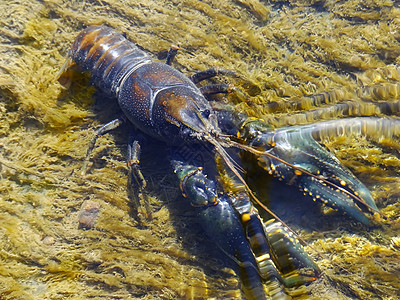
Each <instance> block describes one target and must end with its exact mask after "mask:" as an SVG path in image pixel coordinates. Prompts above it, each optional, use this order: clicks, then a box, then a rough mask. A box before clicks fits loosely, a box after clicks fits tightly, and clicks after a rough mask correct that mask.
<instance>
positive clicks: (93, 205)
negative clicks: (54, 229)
mask: <svg viewBox="0 0 400 300" xmlns="http://www.w3.org/2000/svg"><path fill="white" fill-rule="evenodd" d="M99 213H100V203H98V202H96V201H93V200H86V201H84V202H83V203H82V206H81V210H80V211H79V226H78V228H79V229H92V228H94V227H95V225H96V220H97V218H98V216H99Z"/></svg>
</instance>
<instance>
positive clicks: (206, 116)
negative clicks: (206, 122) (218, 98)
mask: <svg viewBox="0 0 400 300" xmlns="http://www.w3.org/2000/svg"><path fill="white" fill-rule="evenodd" d="M201 114H202V115H203V117H204V118H208V116H209V115H210V110H209V109H206V110H203V112H202V113H201Z"/></svg>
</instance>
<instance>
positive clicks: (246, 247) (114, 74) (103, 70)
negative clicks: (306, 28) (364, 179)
mask: <svg viewBox="0 0 400 300" xmlns="http://www.w3.org/2000/svg"><path fill="white" fill-rule="evenodd" d="M176 51H177V49H176V48H172V50H170V52H169V53H168V57H167V62H166V63H161V62H155V61H153V60H152V58H151V57H150V56H149V55H148V54H146V53H145V52H144V51H142V50H140V49H139V48H138V47H137V46H136V45H135V44H133V43H131V42H130V41H128V40H127V39H126V38H125V37H124V36H123V35H122V34H119V33H117V32H115V31H114V30H113V29H111V28H109V27H106V26H90V27H88V28H86V29H85V30H83V31H82V32H81V33H80V34H79V35H78V36H77V38H76V39H75V41H74V43H73V45H72V48H71V50H70V52H69V54H68V58H67V61H66V63H65V64H64V66H63V68H62V70H61V71H62V72H65V71H66V70H67V69H68V68H70V67H71V66H72V65H77V66H78V67H79V68H80V70H81V71H82V72H86V71H89V72H91V80H92V83H93V84H94V85H96V86H97V87H98V88H99V89H100V90H101V91H103V92H105V93H107V94H108V95H111V96H113V97H114V98H116V99H117V101H118V104H119V106H120V108H121V110H122V112H123V114H124V115H123V116H122V117H121V118H117V119H115V120H113V121H111V122H109V123H107V124H106V125H104V126H102V127H101V128H100V129H98V130H97V131H96V134H95V136H94V137H93V139H92V140H91V142H90V146H89V149H88V152H87V156H86V159H85V161H84V166H83V173H85V172H86V170H87V168H88V161H89V159H90V154H91V151H92V150H93V147H94V145H95V142H96V139H97V138H98V137H99V136H100V135H102V134H104V133H106V132H108V131H110V130H112V129H115V128H117V127H118V126H120V125H121V124H122V123H124V122H130V123H131V124H133V125H134V126H135V127H136V128H137V129H139V130H140V131H141V132H142V133H144V134H146V135H149V136H151V137H153V138H156V139H159V140H162V141H164V142H165V143H166V144H167V145H169V146H171V147H180V146H181V145H183V144H199V145H207V147H208V148H209V149H210V153H211V154H212V153H217V156H218V157H219V158H222V161H223V162H224V164H225V165H226V166H227V167H228V168H227V171H229V172H230V176H231V177H232V178H233V182H235V184H236V186H237V188H236V190H235V191H230V190H229V189H227V188H225V187H224V185H223V184H221V183H220V182H218V180H217V173H218V172H216V171H215V170H210V171H208V170H206V169H204V168H203V167H204V166H201V165H196V164H194V163H193V162H190V161H184V160H182V159H181V158H179V157H174V155H171V165H172V169H173V171H174V172H175V174H176V175H177V177H178V180H179V183H180V188H181V190H182V193H183V195H184V196H185V197H186V198H187V199H188V201H189V202H190V204H191V205H192V206H193V207H194V210H195V211H196V213H197V215H198V217H199V220H200V221H201V223H202V226H203V228H204V230H205V232H206V233H207V234H208V235H210V236H211V237H212V238H213V239H214V241H215V242H216V243H217V245H218V246H219V247H220V249H222V251H223V252H224V253H225V254H226V255H227V256H228V257H230V258H231V259H232V260H233V261H234V265H235V266H236V267H235V269H236V271H237V273H238V274H239V275H240V277H241V281H242V287H243V290H244V292H245V294H246V296H247V297H248V298H251V299H264V298H266V297H267V295H269V296H271V297H280V298H285V297H289V296H288V292H287V290H286V289H287V288H289V287H292V286H297V285H302V284H304V283H307V282H310V281H313V280H315V279H316V278H317V277H318V276H320V271H319V269H318V267H317V266H316V264H315V263H314V262H313V260H312V259H311V258H310V257H309V255H308V254H307V253H306V252H305V251H304V249H303V247H302V246H301V245H300V242H299V241H298V239H297V237H296V235H295V234H293V232H292V231H291V230H290V229H289V228H288V227H287V226H286V225H285V224H283V223H282V222H280V220H279V218H278V217H277V216H276V215H275V214H274V213H273V212H272V211H270V210H269V209H268V208H267V207H265V205H264V204H263V203H262V202H261V201H260V200H259V199H258V198H257V196H256V195H255V194H254V193H253V192H252V190H251V188H250V187H249V185H248V183H247V181H246V180H245V179H244V175H243V174H246V172H247V171H248V169H247V167H248V166H249V165H251V166H254V165H256V166H258V167H259V168H261V170H263V171H265V172H268V173H270V174H271V175H273V176H274V177H277V178H279V179H281V180H283V181H284V182H286V183H288V184H291V185H295V186H298V187H299V189H300V190H302V191H303V192H304V193H306V194H308V195H310V196H311V197H312V198H313V199H314V200H315V201H317V200H318V201H321V202H322V203H324V204H326V205H327V206H330V207H332V208H335V209H337V210H339V211H342V212H345V213H347V214H348V215H350V216H351V217H353V218H354V219H355V220H357V221H359V222H361V223H363V224H365V225H370V224H371V218H369V217H368V216H367V215H368V214H370V215H371V214H373V213H378V208H377V207H376V205H375V202H374V199H373V198H372V196H371V193H370V192H369V190H368V189H367V188H366V187H365V186H364V184H362V183H361V182H360V181H359V180H358V179H357V178H356V177H355V176H354V175H353V174H352V173H351V172H350V171H349V170H348V169H347V168H346V167H344V166H343V165H342V164H341V163H340V162H339V160H338V159H337V158H336V157H335V156H334V155H333V154H332V153H330V152H329V151H327V150H326V149H325V148H323V147H322V146H321V145H320V144H319V143H318V142H317V141H318V139H320V138H321V136H324V135H340V134H344V133H346V131H357V130H358V131H360V132H361V133H364V134H366V133H367V132H368V131H371V130H379V128H380V129H382V128H386V129H387V128H389V127H390V126H392V121H390V120H386V121H382V120H380V119H373V118H358V119H352V120H351V122H350V121H344V120H336V121H332V122H330V123H329V122H322V123H316V124H313V125H306V126H297V127H288V128H281V129H276V130H274V129H272V128H271V127H270V126H268V124H266V123H265V122H263V121H262V120H256V119H251V118H249V117H248V116H246V115H244V114H242V113H236V112H232V111H229V110H223V109H222V110H217V109H215V108H213V107H212V105H211V104H210V103H209V101H208V100H207V97H208V96H209V95H212V94H218V93H229V92H231V91H232V87H231V86H229V85H226V84H218V85H206V86H203V87H201V88H198V87H197V86H196V84H197V83H198V82H200V81H203V80H206V79H209V78H211V77H214V76H216V75H219V74H221V75H228V76H233V77H239V75H237V74H236V73H234V72H231V71H227V70H219V69H215V68H211V69H209V70H206V71H203V72H199V73H197V74H194V75H192V76H191V77H187V76H185V75H183V74H182V73H181V72H179V71H178V70H176V69H175V68H173V67H172V66H171V65H170V64H171V62H172V61H173V58H174V56H175V54H176ZM385 122H386V123H385ZM390 134H391V133H390V132H388V135H390ZM128 144H129V145H128V165H129V168H130V170H131V173H132V176H133V177H134V178H135V179H136V181H138V182H139V183H140V184H139V185H140V186H142V187H143V193H145V189H144V184H143V182H144V176H143V175H142V173H141V170H140V166H139V160H138V157H139V151H140V145H139V143H138V142H137V141H136V140H135V139H134V138H133V139H132V141H131V142H129V143H128ZM229 149H236V150H237V151H236V154H237V157H233V156H236V154H232V151H230V150H229ZM228 150H229V151H230V152H228ZM210 157H212V155H211V156H210ZM215 169H218V168H215ZM205 173H207V174H208V177H207V176H206V175H205ZM260 209H262V210H266V211H267V212H266V213H265V212H264V214H263V215H264V216H265V215H267V216H269V220H265V217H264V219H263V218H261V217H260V214H259V210H260ZM262 282H266V285H265V286H264V285H263V283H262Z"/></svg>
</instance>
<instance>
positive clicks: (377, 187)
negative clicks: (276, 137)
mask: <svg viewBox="0 0 400 300" xmlns="http://www.w3.org/2000/svg"><path fill="white" fill-rule="evenodd" d="M0 16H1V18H0V23H1V26H0V53H1V55H0V99H1V101H0V114H1V123H0V167H1V168H0V206H1V207H0V208H1V209H0V261H1V264H0V298H1V299H44V298H46V299H65V298H71V299H73V298H75V299H82V298H107V299H109V298H121V299H131V298H143V299H154V298H156V299H159V298H161V299H176V298H197V299H206V298H218V299H222V298H240V297H241V294H240V290H239V282H238V279H237V277H236V276H235V275H234V274H232V272H231V271H230V270H229V269H228V268H224V267H225V266H227V264H226V262H225V261H224V260H221V259H220V258H219V257H218V256H217V252H218V249H214V248H213V245H212V244H209V243H208V242H207V239H206V237H205V236H204V235H202V232H201V231H200V230H199V229H194V228H197V227H196V226H194V225H196V221H195V219H194V218H193V216H192V215H191V214H190V212H187V211H186V210H185V209H186V207H185V203H184V201H183V200H182V199H180V197H179V192H178V190H177V187H175V186H173V182H174V180H173V177H171V176H170V175H168V173H167V169H166V170H158V169H157V167H156V166H153V165H151V163H148V165H147V167H145V168H144V171H145V176H147V177H146V178H147V179H148V180H149V182H150V184H149V185H150V187H149V189H150V205H151V209H152V215H153V220H152V221H149V222H146V221H145V220H141V219H140V218H137V217H136V216H135V215H134V213H133V210H132V202H131V200H130V198H129V197H128V195H129V194H128V189H127V169H126V167H125V151H126V150H125V143H126V135H124V133H121V132H118V131H116V132H115V133H114V134H109V135H105V136H104V137H102V138H100V139H99V142H98V146H97V147H96V148H95V150H94V153H93V158H92V160H91V161H92V163H93V166H91V168H90V170H89V172H88V175H87V176H86V177H84V178H82V177H81V176H79V173H80V169H81V167H82V161H83V158H84V157H85V152H86V150H87V145H88V142H89V140H90V138H91V136H92V134H93V128H95V127H97V126H99V125H101V124H103V123H105V122H107V121H109V120H111V119H112V118H113V117H114V116H115V115H114V113H115V111H116V108H115V109H114V110H113V111H112V112H105V111H104V110H102V109H101V108H104V107H105V104H101V101H99V102H100V104H96V105H95V106H93V103H94V102H95V99H100V98H101V95H98V94H95V89H94V88H93V87H91V86H90V85H89V84H88V82H87V80H85V79H84V78H83V79H82V78H81V79H79V80H76V81H75V82H74V83H73V84H72V85H71V88H70V89H69V90H64V89H63V88H62V87H61V86H60V84H59V83H58V82H57V80H56V79H57V73H58V71H59V70H60V68H61V66H62V64H63V63H64V61H65V58H66V54H67V51H68V48H69V47H70V45H71V42H72V41H73V39H74V38H75V36H76V35H77V33H78V32H79V31H80V30H81V29H83V28H84V27H86V26H88V25H90V24H103V23H104V24H107V25H109V26H111V27H114V28H115V29H116V30H118V31H122V32H124V33H125V34H126V35H127V37H128V38H129V39H130V40H132V41H133V42H135V43H137V44H138V45H139V46H140V47H141V48H143V49H145V50H146V51H147V52H149V53H151V54H152V55H153V56H154V57H157V56H158V55H159V54H160V53H162V52H163V51H164V50H166V49H168V48H169V46H170V45H171V44H172V43H176V44H179V45H180V47H181V49H182V50H181V51H180V52H179V54H178V56H177V58H176V63H174V66H175V67H176V68H178V69H179V70H181V71H182V72H184V73H186V74H192V73H193V72H196V71H200V70H204V69H207V68H209V67H222V68H226V69H230V70H234V71H236V72H238V73H240V74H242V75H243V76H244V77H245V78H249V79H250V80H251V81H253V82H255V83H256V84H257V85H258V86H259V87H260V88H261V93H260V94H259V95H256V96H254V97H251V99H250V100H251V102H250V103H245V102H240V101H239V102H238V101H236V99H233V98H230V97H228V98H227V99H223V101H226V102H228V103H230V105H232V106H233V107H234V108H235V109H237V110H239V111H244V112H246V113H248V114H249V115H251V116H255V117H260V118H263V119H264V120H266V121H268V122H270V123H271V124H272V125H274V126H284V125H288V124H292V125H296V124H305V123H312V122H315V121H318V120H320V119H335V118H340V117H342V116H343V115H344V116H346V115H345V113H344V112H341V111H338V110H337V109H332V110H331V111H329V112H326V111H323V110H321V107H325V106H333V107H335V106H334V105H336V104H337V103H351V107H352V110H353V114H362V115H378V116H383V115H384V114H383V112H382V111H381V109H379V108H378V106H377V105H376V104H377V103H381V102H390V103H391V105H392V106H393V107H396V105H397V107H398V104H397V103H398V102H399V101H400V99H399V98H400V92H399V91H400V88H399V79H400V75H399V74H400V69H399V64H400V58H399V57H400V56H399V54H400V44H399V38H400V34H399V30H398V28H399V25H400V9H399V8H398V7H397V6H396V5H395V4H394V2H393V1H387V0H382V1H380V0H376V1H363V2H362V3H360V2H359V1H334V0H331V1H329V0H327V1H301V0H297V1H296V0H293V1H269V2H266V1H258V0H251V1H241V0H220V1H197V0H185V1H175V0H172V1H166V0H165V1H164V0H159V1H157V0H153V1H148V0H137V1H121V0H119V1H117V0H102V1H66V0H65V1H63V0H43V1H37V0H28V1H21V0H15V1H11V2H7V3H5V1H3V2H1V3H0ZM221 80H229V82H230V83H233V84H235V81H234V79H225V78H223V79H221ZM311 95H322V96H320V98H319V99H320V100H321V101H322V100H323V101H325V102H326V104H321V106H319V107H315V105H314V103H315V101H314V100H313V101H314V102H313V101H311V100H310V99H311V98H310V96H311ZM318 101H319V100H318ZM398 112H399V110H397V111H395V113H394V114H395V115H396V114H397V115H398ZM398 142H399V141H398V140H381V141H379V142H376V141H368V140H366V139H364V138H362V137H357V138H354V137H351V138H338V139H334V140H329V141H326V146H327V147H328V148H329V149H331V150H332V151H334V152H335V154H336V155H337V156H338V157H339V158H340V159H341V160H342V161H343V163H344V164H345V165H347V166H348V167H349V168H351V169H352V171H353V172H354V173H355V174H356V175H357V176H358V177H359V178H360V179H361V180H362V181H363V182H364V183H365V184H366V185H367V186H368V187H369V188H370V189H371V191H372V193H373V195H374V197H375V199H376V202H377V204H378V206H379V207H380V208H382V212H383V213H384V214H385V215H386V216H387V219H382V220H381V223H383V225H382V226H380V227H377V228H372V229H370V230H366V228H364V227H363V226H361V225H360V224H357V223H355V222H354V221H353V220H351V219H349V218H348V217H346V216H343V215H340V214H336V213H332V212H331V211H327V212H326V215H325V216H323V217H316V218H314V216H307V215H305V216H303V217H302V220H303V221H304V223H306V226H303V225H304V224H301V223H295V224H290V225H292V226H293V227H294V229H296V230H297V231H298V232H300V234H301V236H302V237H303V238H304V239H306V240H307V241H308V242H309V243H310V244H311V245H312V246H313V247H314V248H315V249H317V250H318V251H320V252H321V253H323V254H325V256H326V257H328V258H329V259H328V260H327V259H322V258H320V257H319V256H318V255H316V254H315V253H314V252H312V250H311V249H308V251H309V253H311V254H312V255H313V257H314V258H315V260H316V261H317V263H318V264H319V265H320V267H321V269H322V270H323V272H324V274H325V275H326V276H324V277H322V278H321V279H318V280H317V281H316V282H315V283H312V284H311V285H310V286H309V287H308V289H309V292H310V293H311V296H314V297H315V298H317V299H332V298H340V299H351V298H361V299H366V298H368V299H395V297H396V296H395V295H396V293H397V292H398V290H400V279H399V276H398V275H399V274H400V259H399V258H400V252H399V247H398V244H399V243H398V239H399V237H400V225H399V224H400V223H399V218H400V205H399V197H400V194H399V184H400V174H399V166H400V160H399V155H398V151H399V146H398V145H399V143H398ZM152 154H153V152H152V151H149V154H145V155H144V157H143V160H145V159H146V157H147V158H150V160H151V155H152ZM143 163H144V164H146V163H145V162H143ZM152 179H154V180H152ZM85 201H94V202H95V203H97V204H96V205H98V206H99V214H98V216H96V219H95V223H94V224H92V225H91V226H89V227H92V226H93V228H91V229H88V230H83V229H79V228H78V226H79V217H80V212H79V209H80V208H81V206H82V204H83V203H84V202H85ZM89 203H90V202H89ZM311 205H314V204H313V203H312V201H310V206H311ZM295 206H296V205H295V203H293V202H288V204H287V206H286V210H288V211H290V210H291V209H295ZM210 249H213V250H210ZM210 251H211V253H212V254H213V255H210ZM212 256H216V258H215V259H210V257H212Z"/></svg>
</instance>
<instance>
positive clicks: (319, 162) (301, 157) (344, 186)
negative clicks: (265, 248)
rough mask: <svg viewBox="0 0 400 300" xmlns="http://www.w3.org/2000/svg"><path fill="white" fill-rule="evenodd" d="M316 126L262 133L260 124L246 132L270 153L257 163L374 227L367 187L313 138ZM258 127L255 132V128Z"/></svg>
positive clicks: (371, 199) (287, 181)
mask: <svg viewBox="0 0 400 300" xmlns="http://www.w3.org/2000/svg"><path fill="white" fill-rule="evenodd" d="M313 126H315V124H314V125H305V126H296V127H286V128H280V129H277V130H275V131H273V130H265V128H266V127H265V126H264V130H263V131H259V128H260V125H258V126H257V127H254V125H252V127H251V129H250V130H249V129H247V136H248V137H250V140H248V142H249V145H251V146H253V147H256V148H261V149H262V150H263V151H267V152H268V154H269V155H261V156H260V157H258V158H257V159H258V163H259V164H260V165H263V167H264V168H265V169H266V170H267V171H268V172H269V173H270V174H272V175H274V176H276V177H278V178H280V179H281V180H282V181H284V182H286V183H288V184H293V185H297V186H298V187H299V189H300V190H302V191H303V192H304V193H305V194H308V195H310V196H311V197H312V198H313V200H314V201H316V200H319V201H322V202H323V203H324V204H326V205H327V206H329V207H332V208H335V209H338V210H340V211H342V212H345V213H347V214H349V215H350V216H352V217H353V218H354V219H356V220H358V221H359V222H361V223H363V224H365V225H371V221H370V219H369V218H368V217H367V216H366V215H365V213H366V212H368V213H374V212H377V211H378V208H377V207H376V205H375V201H374V199H373V197H372V195H371V193H370V191H369V190H368V189H367V187H366V186H365V185H364V184H363V183H362V182H361V181H360V180H358V179H357V177H355V176H354V175H353V174H352V173H351V172H350V170H349V169H347V168H346V167H345V166H343V165H342V164H341V163H340V161H339V160H338V159H337V158H336V157H335V156H334V155H333V154H332V153H331V152H329V151H327V150H326V149H325V148H324V147H322V146H321V145H320V144H319V143H318V142H317V141H316V140H315V139H314V137H313V130H314V127H313ZM255 128H256V129H255Z"/></svg>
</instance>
